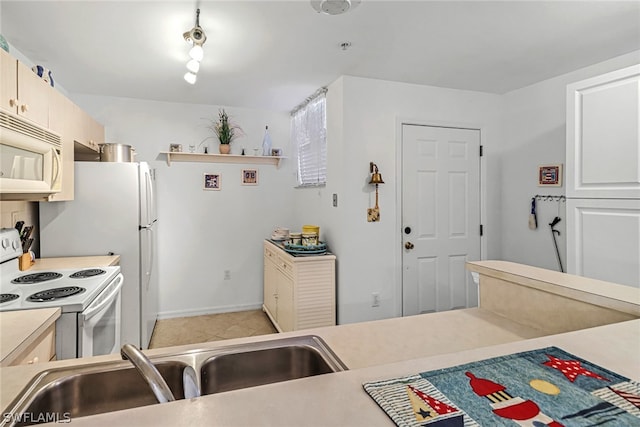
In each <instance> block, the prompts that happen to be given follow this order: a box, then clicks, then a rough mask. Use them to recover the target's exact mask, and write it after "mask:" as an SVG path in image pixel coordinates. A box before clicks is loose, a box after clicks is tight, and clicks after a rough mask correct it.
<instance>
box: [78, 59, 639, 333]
mask: <svg viewBox="0 0 640 427" xmlns="http://www.w3.org/2000/svg"><path fill="white" fill-rule="evenodd" d="M639 59H640V53H639V52H634V53H632V54H628V55H624V56H621V57H618V58H614V59H612V60H609V61H606V62H604V63H601V64H596V65H594V66H591V67H587V68H584V69H581V70H578V71H575V72H572V73H569V74H566V75H563V76H560V77H557V78H553V79H550V80H547V81H544V82H540V83H538V84H535V85H532V86H529V87H526V88H523V89H520V90H517V91H513V92H511V93H508V94H506V95H503V96H500V95H493V94H485V93H478V92H469V91H460V90H453V89H444V88H437V87H430V86H418V85H410V84H404V83H397V82H388V81H380V80H373V79H364V78H356V77H349V76H344V77H341V78H339V79H338V80H337V81H335V82H334V83H332V84H331V85H330V87H329V92H328V94H327V104H328V110H327V122H328V130H327V131H328V145H329V146H328V158H329V164H328V170H327V175H328V183H327V185H326V187H321V188H304V189H300V188H293V186H294V185H295V176H294V172H293V161H291V160H290V161H286V162H285V164H284V165H283V166H281V168H280V169H275V167H272V166H260V167H258V169H259V170H260V185H259V186H258V187H242V186H241V185H240V182H239V179H240V178H239V176H240V170H241V169H242V166H241V165H218V164H203V163H180V164H174V165H172V166H171V167H167V165H166V163H165V162H164V159H163V158H161V157H159V156H158V152H159V151H165V150H167V148H168V145H169V143H182V144H183V146H184V147H185V148H186V146H187V145H188V144H190V143H194V142H196V143H197V142H199V141H201V140H202V139H203V138H204V137H205V136H206V135H207V131H206V129H205V128H204V126H205V125H206V124H207V122H206V121H205V120H202V118H203V117H212V116H213V115H215V114H216V112H217V109H218V107H217V106H214V105H208V106H207V105H190V104H171V103H161V102H152V101H142V100H132V99H119V98H110V97H93V96H75V97H73V98H74V100H75V101H76V102H77V103H78V104H79V105H80V106H81V107H83V108H85V109H86V110H87V111H88V112H89V113H91V114H92V115H93V116H94V117H96V118H97V119H98V120H99V121H101V122H102V123H104V124H105V125H106V128H107V139H108V142H122V143H128V144H132V145H134V146H135V147H136V149H137V152H138V153H139V156H138V158H139V159H140V160H146V161H150V162H151V163H152V165H153V166H155V167H156V168H157V169H158V187H159V208H160V218H161V227H160V257H161V258H160V279H161V311H162V313H163V316H165V317H174V316H179V315H187V314H199V313H207V312H217V311H227V310H235V309H242V308H249V307H257V306H259V305H260V304H261V302H262V252H261V240H262V239H263V238H264V237H267V236H268V235H269V233H270V231H271V230H272V229H273V227H275V226H277V225H283V226H288V227H289V228H291V229H292V230H293V229H299V228H300V227H301V226H302V225H303V224H317V225H319V226H320V227H321V238H322V240H325V241H327V243H328V244H329V246H330V249H331V250H332V251H333V252H334V253H335V254H336V255H337V257H338V260H337V281H338V293H337V295H338V320H339V323H351V322H358V321H365V320H371V319H380V318H387V317H393V316H398V315H401V274H400V265H401V258H400V250H401V249H400V248H401V247H400V230H399V226H400V222H399V215H400V211H399V208H398V206H399V202H400V195H399V193H398V188H397V187H396V186H397V181H398V178H399V176H400V173H401V171H400V170H399V169H398V159H397V157H398V153H399V149H398V144H399V143H400V141H399V138H398V125H399V123H400V122H402V121H403V120H409V121H413V122H420V123H440V124H449V125H452V124H457V125H465V126H474V127H478V128H481V130H482V143H483V145H484V146H485V157H484V158H483V161H482V176H481V179H482V181H483V183H482V184H483V194H482V198H483V206H482V222H483V224H484V225H485V237H484V238H483V253H482V257H483V258H484V259H505V260H510V261H515V262H521V263H525V264H530V265H535V266H539V267H543V268H550V269H557V261H556V258H555V253H554V249H553V242H552V240H551V233H550V231H549V227H548V225H547V224H548V222H550V220H551V219H552V218H553V217H554V216H555V215H556V214H557V210H556V205H555V204H552V203H544V202H540V203H539V204H538V208H539V229H538V230H536V231H531V230H529V229H528V227H527V219H528V213H529V211H528V209H529V202H530V198H531V197H532V196H533V195H535V194H541V193H544V194H547V193H549V194H564V187H562V188H557V189H550V188H539V187H537V180H536V171H537V169H536V168H537V166H538V165H540V164H542V163H548V162H559V163H564V155H565V154H564V150H565V144H564V141H565V127H564V123H565V100H564V97H565V86H566V84H568V83H570V82H573V81H576V80H581V79H583V78H587V77H590V76H593V75H597V74H601V73H604V72H607V71H610V70H613V69H617V68H622V67H625V66H628V65H631V64H633V63H638V62H640V60H639ZM227 110H228V112H229V113H230V114H231V115H232V116H233V117H234V118H235V119H237V121H238V122H239V123H240V124H241V125H242V126H243V128H244V129H245V131H246V133H247V137H246V138H244V139H243V140H241V141H239V143H237V144H235V145H234V152H239V149H240V147H241V146H242V145H244V146H245V147H247V148H253V147H258V146H259V145H260V142H261V139H262V132H263V127H264V125H265V124H269V127H270V130H272V136H273V139H274V146H282V147H283V148H284V149H285V153H291V149H290V147H289V146H288V141H289V117H288V115H287V114H286V113H280V112H269V111H256V110H248V109H241V108H234V109H232V108H228V109H227ZM280 141H287V142H286V143H281V142H280ZM248 151H249V152H251V150H248ZM370 161H374V162H375V163H377V165H378V166H379V167H380V171H381V173H382V175H383V177H384V179H385V182H386V183H385V184H384V185H382V186H381V187H380V208H381V221H380V222H379V223H367V222H366V209H367V207H370V206H372V205H373V203H374V194H373V188H372V187H371V186H369V185H367V180H368V178H369V173H368V165H369V162H370ZM204 172H220V173H221V174H222V187H223V189H222V191H221V192H205V191H202V190H201V189H200V186H201V183H200V181H201V179H202V174H203V173H204ZM333 193H336V194H337V195H338V207H337V208H334V207H332V194H333ZM560 216H561V217H562V218H563V221H562V222H561V223H560V224H559V229H560V231H561V233H562V234H561V236H560V240H559V244H560V249H561V255H562V259H563V263H565V264H566V262H565V260H566V258H565V253H566V247H565V246H566V244H565V235H564V227H565V222H566V220H565V217H564V206H562V210H561V211H560ZM169 224H171V226H169ZM163 225H164V226H163ZM224 270H231V275H232V279H231V280H224V279H223V278H224ZM372 292H378V293H380V297H381V304H380V307H377V308H373V307H371V293H372Z"/></svg>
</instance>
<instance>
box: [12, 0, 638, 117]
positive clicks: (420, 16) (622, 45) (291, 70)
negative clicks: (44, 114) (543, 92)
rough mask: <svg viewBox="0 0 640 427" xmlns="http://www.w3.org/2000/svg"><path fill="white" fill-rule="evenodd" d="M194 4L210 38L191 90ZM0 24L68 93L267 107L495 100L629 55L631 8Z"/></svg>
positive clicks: (151, 14) (612, 4) (268, 5)
mask: <svg viewBox="0 0 640 427" xmlns="http://www.w3.org/2000/svg"><path fill="white" fill-rule="evenodd" d="M197 7H200V9H201V14H200V25H201V27H202V28H203V29H204V31H205V32H206V34H207V37H208V39H207V42H206V43H205V45H204V50H205V57H204V60H203V62H202V68H201V70H200V72H199V73H198V81H197V83H196V84H195V85H193V86H191V85H189V84H187V83H186V82H185V81H184V80H183V78H182V76H183V74H184V73H185V71H186V69H185V64H186V62H187V59H188V48H189V46H188V45H187V43H186V42H185V41H184V39H183V38H182V33H183V32H185V31H187V30H189V29H191V27H193V25H194V23H195V10H196V8H197ZM0 15H1V21H0V33H2V34H3V35H4V37H5V38H6V39H7V40H8V41H9V43H11V44H12V45H13V46H14V47H15V48H16V49H18V50H19V51H20V52H22V53H23V54H24V55H25V56H26V57H27V58H29V59H30V60H32V61H34V62H35V63H38V64H42V65H44V66H46V67H48V68H50V69H51V70H52V72H53V76H54V79H56V80H57V81H58V82H59V83H60V84H61V85H62V86H63V87H64V88H65V89H66V90H68V91H69V92H77V93H87V94H98V95H111V96H123V97H132V98H143V99H153V100H164V101H174V102H185V103H203V104H214V105H224V106H236V107H248V108H266V109H273V110H289V109H291V108H293V107H294V106H295V105H296V104H298V103H299V102H301V101H302V100H303V99H304V98H305V97H306V96H308V95H310V94H311V93H313V92H314V91H315V90H316V89H317V88H319V87H321V86H324V85H328V84H330V83H331V82H332V81H334V80H335V79H336V78H337V77H338V76H340V75H352V76H361V77H371V78H376V79H385V80H394V81H401V82H409V83H417V84H426V85H434V86H442V87H448V88H458V89H468V90H476V91H483V92H492V93H498V94H500V93H505V92H508V91H511V90H514V89H517V88H520V87H524V86H527V85H530V84H532V83H535V82H538V81H541V80H544V79H547V78H550V77H553V76H557V75H560V74H563V73H566V72H569V71H572V70H575V69H578V68H581V67H584V66H587V65H591V64H593V63H596V62H600V61H603V60H606V59H609V58H612V57H615V56H618V55H622V54H625V53H628V52H631V51H634V50H639V49H640V2H638V1H620V2H616V1H606V0H602V1H551V2H542V1H531V2H526V1H510V2H507V1H499V2H487V1H467V2H463V1H441V2H438V1H396V0H389V1H381V0H362V3H361V4H360V5H359V6H358V7H357V8H355V9H354V10H352V11H351V12H350V13H347V14H344V15H338V16H329V15H323V14H318V13H317V12H315V11H314V10H313V8H312V7H311V5H310V3H309V1H308V0H292V1H291V0H290V1H270V0H254V1H241V0H236V1H208V0H201V1H186V0H180V1H77V0H76V1H25V0H20V1H12V0H2V1H1V2H0ZM346 41H348V42H350V43H351V44H352V46H351V48H350V49H348V50H346V51H343V50H342V49H341V48H340V44H341V43H342V42H346Z"/></svg>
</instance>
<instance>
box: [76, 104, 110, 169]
mask: <svg viewBox="0 0 640 427" xmlns="http://www.w3.org/2000/svg"><path fill="white" fill-rule="evenodd" d="M76 114H77V119H78V123H79V125H80V126H79V128H78V130H77V134H75V135H74V141H75V156H76V160H99V158H100V155H99V152H100V147H99V145H100V144H104V126H102V125H101V124H100V123H98V122H97V121H96V120H95V119H94V118H93V117H91V116H90V115H89V114H87V113H86V112H85V111H83V110H82V109H80V108H77V112H76Z"/></svg>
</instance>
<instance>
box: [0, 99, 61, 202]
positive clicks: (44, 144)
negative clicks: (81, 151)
mask: <svg viewBox="0 0 640 427" xmlns="http://www.w3.org/2000/svg"><path fill="white" fill-rule="evenodd" d="M62 156H63V153H62V138H61V137H60V135H58V134H56V133H54V132H51V131H50V130H48V129H45V128H42V127H40V126H38V125H36V124H34V123H32V122H29V121H28V120H25V119H23V118H21V117H19V116H16V115H13V114H10V113H8V112H6V111H2V110H0V198H2V199H3V200H24V199H30V198H31V199H42V198H46V197H47V196H49V195H51V194H54V193H58V192H60V190H61V189H62Z"/></svg>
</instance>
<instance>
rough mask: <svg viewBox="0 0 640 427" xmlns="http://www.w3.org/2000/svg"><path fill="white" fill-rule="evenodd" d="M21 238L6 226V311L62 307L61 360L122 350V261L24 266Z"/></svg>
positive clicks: (1, 267) (1, 305)
mask: <svg viewBox="0 0 640 427" xmlns="http://www.w3.org/2000/svg"><path fill="white" fill-rule="evenodd" d="M20 255H22V245H20V237H19V235H18V231H17V230H15V229H1V230H0V311H14V310H30V309H38V308H49V307H60V309H61V311H62V315H61V317H60V318H59V319H58V321H57V322H56V356H57V358H58V359H71V358H75V357H89V356H98V355H101V354H111V353H117V352H119V351H120V344H121V343H120V330H121V325H120V323H121V321H120V318H121V314H120V305H121V303H120V290H121V288H122V284H123V276H122V274H121V273H120V267H119V266H108V267H96V268H85V269H56V270H50V271H29V270H27V271H20V269H19V268H18V257H19V256H20Z"/></svg>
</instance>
